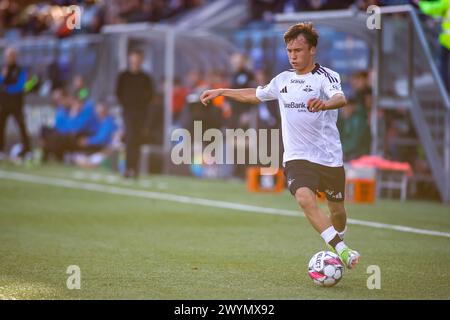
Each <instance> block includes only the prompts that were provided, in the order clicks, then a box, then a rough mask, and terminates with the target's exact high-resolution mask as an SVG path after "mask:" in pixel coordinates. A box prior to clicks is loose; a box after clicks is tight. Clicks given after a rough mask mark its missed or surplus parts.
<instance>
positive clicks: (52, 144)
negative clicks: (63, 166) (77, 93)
mask: <svg viewBox="0 0 450 320" xmlns="http://www.w3.org/2000/svg"><path fill="white" fill-rule="evenodd" d="M51 99H52V104H53V105H54V106H55V107H56V112H55V119H54V125H53V127H48V126H44V127H42V128H41V145H42V149H43V157H42V161H44V162H46V161H48V160H49V158H50V157H51V156H52V155H53V156H55V158H56V160H58V161H62V160H63V156H64V143H65V139H64V136H65V135H66V134H69V132H70V127H69V121H70V96H69V94H68V93H67V91H66V90H65V89H63V88H57V89H55V90H53V92H52V95H51Z"/></svg>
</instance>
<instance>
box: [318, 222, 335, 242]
mask: <svg viewBox="0 0 450 320" xmlns="http://www.w3.org/2000/svg"><path fill="white" fill-rule="evenodd" d="M336 234H337V231H336V229H335V228H334V227H333V226H331V227H329V228H328V229H325V231H324V232H322V233H321V234H320V236H321V237H322V239H323V240H324V241H325V242H326V243H327V244H328V243H329V242H330V241H331V240H333V239H334V237H335V236H336Z"/></svg>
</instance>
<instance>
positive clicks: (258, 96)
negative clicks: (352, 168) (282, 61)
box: [201, 23, 360, 269]
mask: <svg viewBox="0 0 450 320" xmlns="http://www.w3.org/2000/svg"><path fill="white" fill-rule="evenodd" d="M318 38H319V36H318V34H317V32H316V31H315V29H314V27H313V25H312V23H299V24H296V25H293V26H291V27H290V28H289V30H288V31H287V32H286V33H285V34H284V41H285V43H286V49H287V54H288V57H289V62H290V64H291V65H292V67H293V69H291V70H288V71H284V72H282V73H280V74H279V75H277V76H276V77H275V78H273V79H272V80H271V81H270V83H269V84H267V85H265V86H260V87H258V88H256V89H254V88H246V89H215V90H207V91H205V92H203V94H202V95H201V101H202V103H203V104H205V105H206V104H207V103H208V102H209V101H210V100H212V99H214V98H215V97H217V96H224V97H227V98H230V99H234V100H236V101H239V102H243V103H252V104H259V103H261V101H269V100H277V99H278V102H279V107H280V114H281V123H282V136H283V145H284V154H283V164H284V166H285V175H286V177H287V182H288V187H289V190H290V192H291V193H292V195H293V196H295V199H296V200H297V202H298V204H299V205H300V207H301V208H302V209H303V212H304V213H305V216H306V217H307V218H308V220H309V222H310V223H311V225H312V226H313V227H314V229H315V230H316V231H317V232H318V233H320V235H321V237H322V238H323V240H324V241H325V242H326V243H327V245H328V246H329V247H330V248H332V249H333V250H334V251H335V252H336V253H337V254H338V255H339V257H340V258H341V260H342V261H343V262H344V264H345V265H346V266H347V267H348V268H349V269H352V268H354V267H355V266H356V264H357V263H358V262H359V258H360V255H359V253H358V252H357V251H355V250H352V249H350V248H349V247H347V245H346V244H345V243H344V234H345V231H346V230H347V226H346V223H347V214H346V211H345V207H344V195H345V171H344V167H343V159H342V146H341V141H340V137H339V131H338V129H337V126H336V121H337V117H338V110H337V109H338V108H341V107H344V106H345V104H346V99H345V96H344V93H343V92H342V89H341V84H340V77H339V74H337V73H336V72H334V71H332V70H331V69H328V68H325V67H322V66H321V65H319V64H318V63H316V62H315V55H316V47H317V42H318ZM318 191H323V192H325V195H326V198H327V200H328V201H327V202H328V208H329V210H330V216H328V215H326V214H325V213H324V212H323V211H322V210H321V209H320V208H319V207H318V205H317V200H316V193H317V192H318Z"/></svg>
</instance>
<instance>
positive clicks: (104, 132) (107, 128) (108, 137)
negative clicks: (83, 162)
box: [78, 102, 117, 153]
mask: <svg viewBox="0 0 450 320" xmlns="http://www.w3.org/2000/svg"><path fill="white" fill-rule="evenodd" d="M95 114H96V117H97V121H98V127H97V130H96V132H94V133H92V134H91V135H88V136H86V137H83V138H80V139H79V140H78V150H80V151H85V152H88V153H93V152H97V151H101V150H103V149H105V148H107V147H108V146H109V145H110V144H111V142H112V139H113V136H114V133H115V132H116V130H117V125H116V122H115V120H114V117H113V116H112V115H110V114H109V112H108V106H107V105H106V104H105V103H104V102H99V103H97V105H96V107H95Z"/></svg>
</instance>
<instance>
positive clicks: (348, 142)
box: [338, 99, 370, 161]
mask: <svg viewBox="0 0 450 320" xmlns="http://www.w3.org/2000/svg"><path fill="white" fill-rule="evenodd" d="M357 110H358V105H357V101H356V100H355V99H349V100H348V102H347V105H346V106H345V107H344V108H342V109H341V110H340V113H339V121H338V128H339V132H340V136H341V142H342V151H343V153H344V161H350V160H353V159H357V158H359V157H360V156H362V155H365V154H370V130H369V126H368V124H367V120H366V118H365V117H364V116H363V115H362V114H361V113H359V112H358V111H357Z"/></svg>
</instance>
